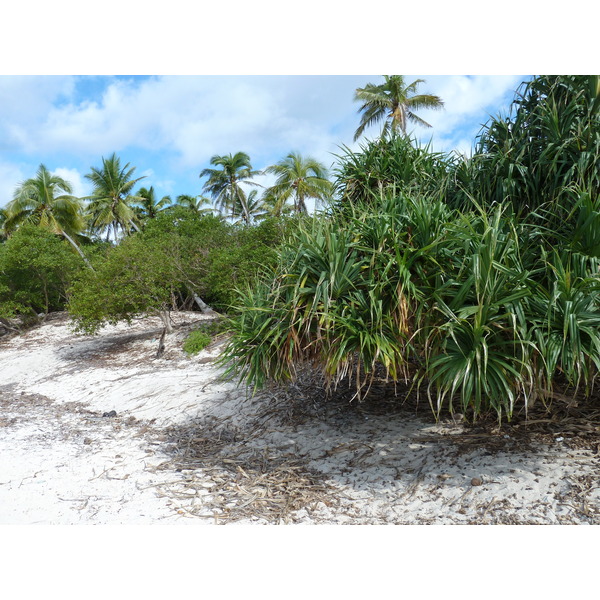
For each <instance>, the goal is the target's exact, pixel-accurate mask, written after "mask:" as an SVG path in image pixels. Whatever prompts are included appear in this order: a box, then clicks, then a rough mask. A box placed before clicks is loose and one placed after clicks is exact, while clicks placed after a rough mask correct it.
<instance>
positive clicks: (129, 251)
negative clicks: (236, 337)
mask: <svg viewBox="0 0 600 600" xmlns="http://www.w3.org/2000/svg"><path fill="white" fill-rule="evenodd" d="M281 235H283V233H282V230H281V228H280V227H279V226H278V225H277V223H276V222H274V221H271V220H267V221H265V222H264V223H261V224H260V225H259V226H256V227H237V226H234V225H231V224H228V223H226V222H225V221H223V220H222V219H219V218H217V217H214V216H212V215H202V214H199V213H195V212H193V211H190V210H187V209H185V208H183V207H181V206H175V207H172V208H171V209H170V210H169V211H163V212H161V213H159V214H158V215H157V216H156V217H155V218H154V219H150V220H149V221H148V222H147V225H146V227H145V229H144V231H143V232H140V233H137V234H134V235H132V236H129V237H127V238H125V239H124V240H123V241H122V242H121V243H120V244H118V245H117V246H116V247H110V246H107V247H105V249H104V251H101V250H99V251H98V252H97V253H96V255H94V257H93V259H92V260H93V266H94V271H91V270H90V271H89V272H85V273H82V274H81V275H80V277H79V278H78V280H77V282H76V283H75V284H74V285H73V287H72V289H71V299H70V302H69V311H70V313H71V315H72V316H73V318H74V320H75V323H76V326H77V327H78V329H79V330H82V331H85V332H88V333H93V332H94V331H96V330H97V329H98V328H99V327H101V326H102V325H103V324H104V323H116V322H118V321H121V320H126V321H128V320H130V319H131V318H132V317H134V316H136V315H141V314H146V313H155V314H156V313H158V314H161V313H162V314H164V313H165V312H166V311H168V310H170V309H171V308H178V307H181V306H183V305H186V306H190V307H191V306H193V300H192V299H193V296H194V295H197V296H198V297H200V298H202V299H203V300H204V301H205V302H206V303H208V304H210V305H211V306H213V308H215V309H217V310H218V309H220V310H227V309H228V308H229V305H230V304H231V303H232V302H233V301H234V300H235V298H236V294H237V292H236V286H244V285H248V284H249V283H250V282H252V281H253V280H254V278H255V277H256V274H257V273H258V272H259V271H260V270H261V269H262V268H263V266H264V265H265V264H268V263H269V262H270V261H271V262H273V261H274V260H275V253H274V250H273V249H272V247H273V246H274V245H276V244H277V243H278V242H279V239H280V237H281Z"/></svg>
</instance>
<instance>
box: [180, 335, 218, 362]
mask: <svg viewBox="0 0 600 600" xmlns="http://www.w3.org/2000/svg"><path fill="white" fill-rule="evenodd" d="M211 341H212V338H211V337H210V335H208V334H207V333H204V332H203V331H199V330H195V331H192V332H190V334H189V335H188V336H187V338H186V339H185V341H184V342H183V350H184V352H185V353H186V354H189V355H190V356H193V355H194V354H198V352H201V351H202V350H204V348H206V346H208V345H209V344H210V342H211Z"/></svg>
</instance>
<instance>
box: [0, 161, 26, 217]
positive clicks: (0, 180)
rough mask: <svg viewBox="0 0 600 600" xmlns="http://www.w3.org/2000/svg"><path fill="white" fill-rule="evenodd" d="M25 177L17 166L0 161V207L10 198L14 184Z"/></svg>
mask: <svg viewBox="0 0 600 600" xmlns="http://www.w3.org/2000/svg"><path fill="white" fill-rule="evenodd" d="M25 179H26V177H24V176H23V172H22V171H21V169H20V168H19V167H17V166H16V165H13V164H10V163H1V162H0V207H4V206H6V204H8V203H9V202H10V201H11V200H12V197H13V194H14V191H15V188H16V186H17V185H18V184H19V183H20V182H21V181H24V180H25Z"/></svg>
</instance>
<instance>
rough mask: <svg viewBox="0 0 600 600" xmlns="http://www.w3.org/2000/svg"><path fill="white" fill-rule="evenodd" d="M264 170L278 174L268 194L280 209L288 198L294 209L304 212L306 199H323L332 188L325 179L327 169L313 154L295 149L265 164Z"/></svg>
mask: <svg viewBox="0 0 600 600" xmlns="http://www.w3.org/2000/svg"><path fill="white" fill-rule="evenodd" d="M265 172H266V173H270V174H273V175H276V176H277V179H276V181H275V184H274V185H273V186H271V187H270V188H269V190H268V195H269V196H270V197H272V198H275V199H276V200H277V207H278V208H279V211H280V210H281V207H282V206H283V205H285V203H286V201H287V200H288V199H289V198H292V199H293V202H294V209H295V211H296V212H298V213H306V200H307V199H308V198H314V199H315V200H320V201H323V200H326V199H327V198H328V197H329V196H330V195H331V191H332V184H331V182H330V181H329V180H328V179H327V169H326V168H325V167H324V166H323V165H322V164H321V163H320V162H318V161H316V160H315V159H314V158H311V157H303V156H301V155H300V154H299V153H298V152H290V153H289V154H288V155H287V156H286V157H285V158H284V159H283V160H280V161H279V162H278V163H277V164H275V165H272V166H270V167H267V168H266V169H265Z"/></svg>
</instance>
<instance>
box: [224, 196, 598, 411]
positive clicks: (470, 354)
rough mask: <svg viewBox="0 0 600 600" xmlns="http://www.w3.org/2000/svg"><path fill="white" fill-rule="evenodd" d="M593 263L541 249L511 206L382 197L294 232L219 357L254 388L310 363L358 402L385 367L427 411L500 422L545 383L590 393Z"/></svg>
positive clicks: (594, 368) (545, 392)
mask: <svg viewBox="0 0 600 600" xmlns="http://www.w3.org/2000/svg"><path fill="white" fill-rule="evenodd" d="M524 240H525V241H526V242H527V243H523V241H524ZM598 264H600V262H599V261H598V260H597V259H594V258H590V257H585V256H584V255H581V254H577V253H574V252H570V251H567V252H566V253H564V254H563V255H560V254H559V253H553V254H548V253H547V252H546V251H545V250H544V248H543V245H542V244H540V243H539V242H538V241H537V238H536V237H535V236H534V235H532V234H531V233H530V232H528V231H527V228H524V227H523V226H522V225H521V224H520V222H519V221H518V219H516V217H515V216H514V214H513V213H512V212H511V211H510V208H509V207H503V206H496V207H495V208H493V209H489V210H486V209H483V208H474V209H473V210H472V211H470V212H468V213H461V212H458V211H453V210H451V209H449V208H448V207H447V206H446V205H445V204H444V203H443V201H441V200H439V199H438V200H436V199H435V198H431V197H430V198H425V197H422V196H417V197H413V196H410V195H398V196H394V195H391V194H390V195H387V196H383V197H382V198H381V199H380V202H379V203H373V202H370V203H369V204H368V205H356V206H354V208H353V210H352V211H351V212H350V213H348V212H347V211H345V212H344V216H343V219H340V220H336V219H332V220H322V219H315V220H314V221H313V222H312V224H310V225H308V226H305V227H303V228H300V229H299V230H298V231H297V232H295V234H294V235H293V236H292V238H291V239H290V240H289V241H288V243H287V245H286V246H285V249H284V250H283V251H282V253H281V255H280V261H279V264H278V266H277V268H276V269H275V270H274V271H272V272H270V273H269V274H268V275H267V276H265V277H264V279H263V280H262V282H261V284H260V285H259V286H258V287H254V288H252V289H249V290H248V291H246V292H245V293H242V294H241V297H240V298H241V300H240V306H239V307H238V309H239V310H238V316H236V317H235V318H234V319H233V321H232V330H233V331H234V335H233V337H232V338H231V341H230V343H229V346H228V347H227V349H226V352H225V355H224V359H223V360H224V362H225V363H226V364H228V366H229V372H230V373H237V374H238V375H239V376H240V377H241V378H242V380H245V381H246V382H248V383H250V384H251V385H253V386H255V387H260V386H262V385H263V384H264V383H265V382H266V381H268V380H274V381H280V382H282V381H290V380H294V379H295V377H296V376H297V373H298V367H299V366H300V365H302V364H309V365H311V366H312V367H313V368H314V369H316V370H318V371H319V372H320V373H321V374H322V375H323V377H324V379H325V380H326V382H327V383H328V385H329V386H332V387H335V386H336V385H338V384H339V383H340V382H342V381H348V382H350V383H352V384H353V385H355V386H356V395H357V396H358V397H359V398H363V397H366V398H368V391H369V388H370V385H371V383H372V381H373V378H374V377H375V376H379V375H381V374H382V369H383V374H384V375H385V376H386V377H387V378H388V379H389V380H391V381H401V380H402V381H406V382H408V383H410V384H413V385H414V386H415V388H416V389H419V390H421V392H422V393H424V394H425V395H426V396H427V397H428V398H429V399H430V402H431V405H432V408H433V410H434V411H435V413H436V414H439V413H440V411H441V410H442V409H444V408H449V409H450V410H455V409H458V410H460V412H462V413H464V414H470V415H473V416H474V417H476V416H477V415H479V414H481V413H484V412H488V411H489V410H492V411H495V413H496V414H497V415H498V417H499V418H502V417H508V418H510V417H511V416H512V414H513V412H514V410H515V408H516V407H517V406H520V407H524V408H527V407H528V406H530V405H531V403H532V402H533V401H534V400H535V399H537V398H542V399H548V398H552V396H553V389H554V387H555V386H556V385H560V386H563V388H564V389H572V390H573V391H575V390H577V389H583V390H584V391H588V392H589V390H590V389H591V384H592V383H593V381H594V378H595V377H596V374H597V372H598V367H599V366H600V335H598V331H600V330H599V326H600V307H599V303H598V301H599V300H600V286H599V285H598V284H599V281H598V275H597V273H598ZM582 382H586V385H584V386H582V385H581V384H582Z"/></svg>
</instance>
